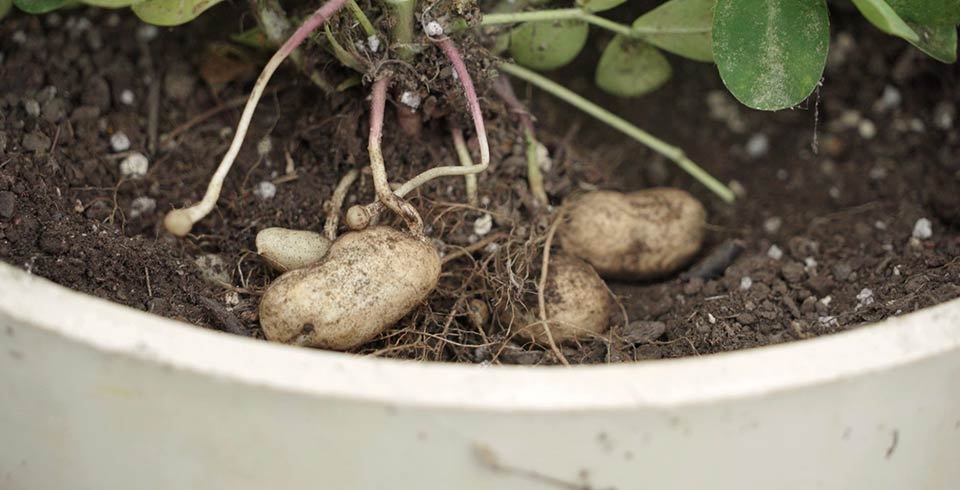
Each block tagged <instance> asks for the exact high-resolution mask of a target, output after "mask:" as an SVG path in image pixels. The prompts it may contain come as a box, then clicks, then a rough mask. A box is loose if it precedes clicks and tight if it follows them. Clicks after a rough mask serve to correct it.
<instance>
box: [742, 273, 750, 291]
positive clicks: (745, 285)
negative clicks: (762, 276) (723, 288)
mask: <svg viewBox="0 0 960 490" xmlns="http://www.w3.org/2000/svg"><path fill="white" fill-rule="evenodd" d="M751 286H753V279H751V278H750V276H743V277H741V278H740V289H741V290H742V291H746V290H748V289H750V287H751Z"/></svg>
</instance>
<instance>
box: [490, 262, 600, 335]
mask: <svg viewBox="0 0 960 490" xmlns="http://www.w3.org/2000/svg"><path fill="white" fill-rule="evenodd" d="M547 272H548V273H547V282H546V287H545V288H544V291H543V298H544V306H545V309H546V314H547V325H548V326H549V328H550V336H552V337H553V341H554V342H555V343H558V344H559V343H563V342H572V341H580V340H588V339H590V338H591V337H593V336H595V335H598V334H602V333H604V332H606V331H607V328H608V327H609V318H610V311H611V309H612V307H613V302H612V301H611V298H610V293H609V292H608V291H607V287H606V285H605V284H604V282H603V279H600V276H598V275H597V272H596V271H594V270H593V267H590V264H588V263H586V262H584V261H582V260H580V259H578V258H576V257H571V256H569V255H564V254H557V255H555V256H553V257H551V258H550V266H549V269H548V271H547ZM524 304H525V305H526V310H523V309H522V307H521V306H519V305H516V306H513V307H511V308H507V309H506V311H504V312H503V313H502V314H501V317H500V320H501V322H502V323H503V324H504V325H510V328H511V330H512V331H515V332H517V333H518V334H519V335H521V336H523V337H525V338H529V339H531V340H533V341H534V342H537V343H538V344H541V345H547V344H548V343H549V338H548V337H547V332H546V329H544V328H543V324H542V323H540V322H539V319H540V317H539V308H538V301H537V298H536V297H535V296H531V297H527V298H524Z"/></svg>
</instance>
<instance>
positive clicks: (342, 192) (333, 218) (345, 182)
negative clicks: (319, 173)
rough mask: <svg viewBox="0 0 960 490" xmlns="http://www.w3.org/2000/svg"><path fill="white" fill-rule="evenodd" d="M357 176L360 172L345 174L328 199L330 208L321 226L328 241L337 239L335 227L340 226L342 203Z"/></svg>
mask: <svg viewBox="0 0 960 490" xmlns="http://www.w3.org/2000/svg"><path fill="white" fill-rule="evenodd" d="M359 175H360V172H359V171H357V170H356V169H353V170H351V171H349V172H347V174H346V175H344V176H343V178H341V179H340V183H338V184H337V187H336V188H335V189H334V190H333V196H332V197H331V198H330V207H329V209H327V221H326V223H324V225H323V232H324V234H326V235H327V238H329V239H330V241H333V240H336V239H337V226H338V225H339V224H340V210H341V209H342V208H343V201H344V199H346V197H347V191H349V190H350V186H351V185H353V182H354V181H356V180H357V177H358V176H359Z"/></svg>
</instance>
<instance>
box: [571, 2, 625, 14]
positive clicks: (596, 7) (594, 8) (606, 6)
mask: <svg viewBox="0 0 960 490" xmlns="http://www.w3.org/2000/svg"><path fill="white" fill-rule="evenodd" d="M626 1H627V0H577V5H579V6H580V8H582V9H583V10H586V11H587V12H603V11H604V10H610V9H612V8H615V7H619V6H620V5H623V4H624V3H626Z"/></svg>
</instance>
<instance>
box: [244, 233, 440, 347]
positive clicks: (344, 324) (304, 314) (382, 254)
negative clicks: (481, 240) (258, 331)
mask: <svg viewBox="0 0 960 490" xmlns="http://www.w3.org/2000/svg"><path fill="white" fill-rule="evenodd" d="M439 277H440V256H439V255H438V254H437V251H436V250H435V249H434V248H433V247H432V246H431V245H430V244H428V243H427V242H425V241H424V240H422V239H419V238H415V237H413V236H411V235H408V234H406V233H402V232H400V231H397V230H394V229H392V228H386V227H373V228H368V229H366V230H363V231H358V232H352V233H347V234H344V235H343V236H341V237H339V238H338V239H337V240H336V241H334V242H333V245H332V246H331V247H330V251H329V252H328V253H327V255H326V257H324V258H323V260H321V261H320V262H319V263H317V264H315V265H312V266H310V267H307V268H304V269H297V270H292V271H290V272H287V273H286V274H284V275H282V276H280V278H278V279H277V280H276V281H274V283H273V284H271V285H270V287H269V288H268V289H267V291H266V293H265V294H264V295H263V299H262V300H261V301H260V325H261V327H262V328H263V333H264V335H265V336H266V337H267V339H269V340H274V341H279V342H285V343H289V344H297V345H304V346H310V347H321V348H326V349H336V350H348V349H353V348H355V347H358V346H360V345H363V344H364V343H366V342H369V341H370V340H372V339H373V338H374V337H376V336H377V335H379V334H380V333H381V332H383V331H384V330H385V329H387V328H388V327H389V326H391V325H393V324H394V323H396V322H397V321H398V320H400V318H402V317H403V316H404V315H406V314H407V313H409V312H410V310H412V309H413V308H414V307H415V306H416V305H417V304H418V303H420V302H421V301H423V300H424V298H426V297H427V295H428V294H430V292H431V291H433V289H434V288H435V287H436V286H437V280H438V279H439Z"/></svg>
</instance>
